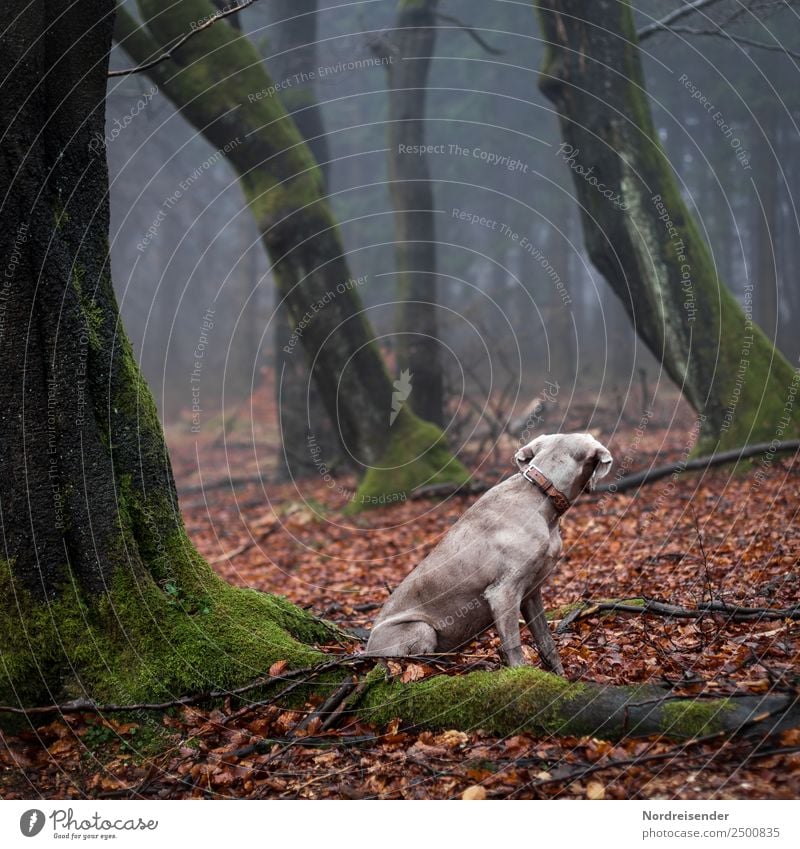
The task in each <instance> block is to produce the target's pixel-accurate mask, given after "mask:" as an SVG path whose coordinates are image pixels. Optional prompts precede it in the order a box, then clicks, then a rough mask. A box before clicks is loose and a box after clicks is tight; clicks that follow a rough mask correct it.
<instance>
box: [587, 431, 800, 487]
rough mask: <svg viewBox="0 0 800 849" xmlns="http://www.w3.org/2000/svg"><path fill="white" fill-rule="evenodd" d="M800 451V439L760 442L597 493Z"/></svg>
mask: <svg viewBox="0 0 800 849" xmlns="http://www.w3.org/2000/svg"><path fill="white" fill-rule="evenodd" d="M798 449H800V439H789V440H786V441H784V442H778V443H773V442H760V443H758V444H757V445H745V446H743V447H742V448H734V449H732V450H730V451H721V452H720V453H719V454H711V455H708V456H706V457H696V458H695V459H694V460H688V461H679V462H677V463H671V464H670V465H668V466H656V467H655V468H652V469H645V470H644V471H642V472H636V473H635V474H633V475H628V476H627V477H624V478H620V480H618V481H612V482H611V483H602V484H598V485H597V486H596V487H595V488H594V491H595V492H610V493H617V492H624V491H625V490H627V489H633V488H634V487H637V486H644V485H645V484H649V483H655V481H657V480H661V478H665V477H668V476H669V475H672V474H675V472H678V473H680V472H694V471H700V470H702V469H708V468H711V467H712V466H722V465H724V464H725V463H735V462H738V461H739V460H746V459H747V458H748V457H753V456H755V455H756V454H762V453H763V454H766V453H767V452H770V453H772V454H787V453H789V452H790V451H797V450H798Z"/></svg>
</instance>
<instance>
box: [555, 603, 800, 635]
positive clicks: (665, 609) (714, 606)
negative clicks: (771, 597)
mask: <svg viewBox="0 0 800 849" xmlns="http://www.w3.org/2000/svg"><path fill="white" fill-rule="evenodd" d="M598 613H635V614H637V615H639V616H646V615H648V614H650V615H653V616H666V617H669V618H671V619H702V618H704V617H706V616H708V615H710V614H722V615H724V616H726V617H727V618H728V619H730V620H731V621H733V622H751V621H753V620H754V619H756V620H763V621H769V620H773V619H791V620H795V621H796V620H800V605H794V606H793V607H784V608H773V607H741V606H739V605H735V604H726V603H725V602H722V601H707V602H702V603H701V604H699V605H698V606H697V607H696V608H689V607H680V606H678V605H675V604H670V603H669V602H665V601H658V600H657V599H650V598H645V597H639V598H629V599H610V600H607V601H587V602H582V603H581V604H580V605H579V606H578V607H577V608H575V609H574V610H572V611H571V612H570V613H568V614H567V615H566V616H565V617H564V618H563V619H562V620H561V622H560V623H559V625H558V627H557V628H556V633H557V634H563V633H564V632H566V631H568V630H569V628H570V626H571V625H573V624H574V623H575V622H578V621H582V620H583V619H588V618H589V617H590V616H594V615H596V614H598Z"/></svg>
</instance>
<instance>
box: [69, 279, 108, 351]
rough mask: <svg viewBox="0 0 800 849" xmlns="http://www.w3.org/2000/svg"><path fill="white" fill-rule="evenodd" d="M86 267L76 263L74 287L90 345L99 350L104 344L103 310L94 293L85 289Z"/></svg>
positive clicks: (94, 349)
mask: <svg viewBox="0 0 800 849" xmlns="http://www.w3.org/2000/svg"><path fill="white" fill-rule="evenodd" d="M85 277H86V269H85V268H83V267H82V266H79V265H76V266H75V267H74V268H73V270H72V288H73V289H74V290H75V293H76V294H77V296H78V302H79V303H80V307H81V311H82V313H83V317H84V319H85V322H86V334H87V336H88V337H89V346H90V348H91V349H92V350H93V351H99V350H100V349H101V347H102V345H103V342H102V339H101V338H100V333H101V330H102V327H103V310H102V308H101V307H100V305H99V304H98V303H97V301H96V300H95V299H94V297H93V296H92V295H89V294H88V293H87V292H86V291H85V287H84V280H85Z"/></svg>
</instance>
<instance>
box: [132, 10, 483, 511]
mask: <svg viewBox="0 0 800 849" xmlns="http://www.w3.org/2000/svg"><path fill="white" fill-rule="evenodd" d="M139 7H140V9H141V10H142V13H143V16H144V17H145V18H146V19H147V20H148V24H147V26H146V27H145V26H140V25H138V24H137V23H136V22H135V21H134V20H133V19H132V18H131V16H130V15H128V14H126V13H125V12H124V11H123V10H122V9H120V10H119V14H118V25H117V26H118V29H117V39H118V41H119V43H120V45H121V46H122V47H123V48H124V49H125V51H126V52H127V53H128V54H129V55H130V56H132V57H133V58H134V59H135V60H136V61H137V62H140V63H141V62H145V61H147V60H148V59H151V58H152V57H153V56H156V55H158V54H160V53H161V52H162V50H163V49H164V47H165V45H169V44H170V43H172V42H173V41H174V40H175V39H177V38H179V37H180V36H181V35H182V34H184V33H185V32H188V31H189V29H190V24H191V22H192V21H198V20H205V19H206V18H207V17H208V16H209V15H212V14H213V13H214V9H213V7H212V6H211V4H210V3H209V2H207V0H181V2H178V3H174V4H172V5H171V6H170V7H169V8H167V9H164V8H163V7H162V4H160V3H158V2H156V0H139ZM148 75H149V76H150V77H151V78H152V79H153V80H154V81H155V82H156V83H157V84H158V85H159V86H160V88H161V90H162V92H163V93H165V94H166V95H167V96H168V97H169V98H170V100H171V101H172V102H173V103H174V104H175V105H176V107H178V108H179V109H180V111H181V114H182V115H183V116H184V117H185V118H186V119H187V120H188V121H189V122H190V123H191V124H193V125H194V126H195V127H196V128H197V129H198V131H200V132H202V134H203V135H204V137H205V138H206V139H207V140H208V141H209V142H210V143H211V144H212V145H213V146H214V147H215V148H216V149H217V150H218V151H224V154H225V156H226V157H227V158H228V161H229V162H230V163H231V165H232V166H233V167H234V168H235V169H236V171H237V172H238V173H239V177H240V180H241V184H242V188H243V190H244V193H245V196H246V198H247V200H248V202H249V204H250V209H251V211H252V213H253V215H254V216H255V219H256V224H257V226H258V228H259V231H260V232H261V236H262V241H263V243H264V246H265V247H266V249H267V252H268V253H269V255H270V257H271V258H272V262H273V264H272V273H273V275H274V277H275V280H276V282H277V285H278V290H279V292H280V294H281V296H282V298H283V299H284V301H285V303H286V305H287V307H288V309H289V312H290V314H291V319H292V321H293V323H294V326H295V328H296V329H295V333H294V335H293V337H292V339H291V342H290V344H289V345H287V346H286V348H287V349H288V350H287V351H286V353H287V354H291V355H292V356H300V352H299V348H301V347H302V348H304V349H305V353H306V357H307V360H308V362H309V363H310V364H311V372H312V376H313V377H314V380H315V382H316V385H317V387H318V388H319V391H320V394H321V396H322V399H323V402H324V404H325V407H326V409H327V410H328V413H329V414H330V416H331V418H332V419H333V421H334V422H335V423H336V426H337V428H338V431H339V434H340V437H341V439H342V442H343V443H344V446H345V448H346V450H347V452H348V454H349V456H350V458H352V460H353V462H354V463H355V464H357V466H359V467H360V468H361V469H363V470H364V475H363V478H362V480H361V484H360V486H359V489H358V492H357V493H356V494H355V495H354V496H353V500H352V505H351V507H352V509H353V510H356V509H360V508H362V507H367V506H373V505H375V504H380V503H386V501H388V500H401V499H402V498H404V497H406V493H407V492H409V491H410V490H411V489H413V488H414V487H415V486H418V485H421V484H425V483H431V482H437V481H442V482H444V481H457V482H462V481H464V480H466V479H467V477H468V472H467V471H466V469H465V468H464V467H463V466H462V465H461V464H460V463H459V462H458V461H457V460H456V459H455V458H454V457H453V456H452V454H451V453H450V451H449V449H448V448H447V446H446V444H445V441H444V435H443V434H442V432H441V431H440V430H439V429H438V428H437V427H436V426H434V425H433V424H431V423H429V422H424V421H422V420H420V419H418V418H417V417H416V416H415V415H414V414H413V413H412V412H411V410H410V409H408V408H407V407H406V408H405V409H403V411H402V413H401V415H400V417H399V418H398V419H397V421H395V422H394V426H393V427H390V419H389V417H390V412H391V409H392V394H393V390H392V383H391V381H390V380H389V377H388V375H387V373H386V370H385V368H384V365H383V362H382V360H381V357H380V353H379V351H378V348H377V345H376V344H375V342H374V334H373V332H372V330H371V328H370V326H369V324H368V323H367V320H366V318H365V317H364V313H363V310H362V305H361V299H360V297H359V295H358V291H357V290H358V287H359V286H360V285H363V284H364V281H363V280H362V281H361V282H359V281H356V280H353V278H351V277H350V273H349V269H348V266H347V261H346V258H345V253H344V248H343V245H342V242H341V238H340V236H339V231H338V229H337V227H336V222H335V221H334V219H333V216H332V213H331V210H330V207H329V205H328V203H327V202H326V200H325V197H324V192H323V187H322V181H321V177H320V174H319V169H318V167H317V166H316V163H315V162H314V160H313V157H312V156H311V154H310V152H309V150H308V148H307V147H306V145H305V144H304V143H303V140H302V138H301V137H300V134H299V133H298V131H297V127H296V126H295V124H294V123H293V121H292V120H291V118H289V117H288V116H287V114H286V111H285V110H284V108H283V106H282V105H281V102H280V99H279V98H278V97H276V96H274V95H275V94H276V92H277V89H276V88H275V87H274V86H273V81H272V79H271V78H270V76H269V74H268V73H267V71H266V69H265V67H264V64H263V62H262V61H261V57H260V56H259V55H258V53H257V52H256V50H255V48H254V47H253V45H252V44H251V43H250V42H249V41H248V39H246V38H244V37H242V36H240V35H238V34H237V33H236V31H234V30H233V29H232V28H231V27H230V26H228V25H227V23H225V21H224V20H222V21H218V22H216V23H215V24H214V25H213V26H211V27H208V28H207V29H205V30H203V31H202V32H200V33H199V34H198V35H196V36H195V37H193V38H191V39H189V40H188V41H187V42H186V43H185V44H183V45H182V46H181V47H180V48H179V49H178V50H177V51H176V52H175V56H174V57H173V58H172V60H170V61H166V62H162V63H159V64H157V65H155V66H154V67H153V68H151V69H150V70H149V71H148ZM311 427H312V428H313V427H314V422H311Z"/></svg>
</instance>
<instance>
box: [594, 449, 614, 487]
mask: <svg viewBox="0 0 800 849" xmlns="http://www.w3.org/2000/svg"><path fill="white" fill-rule="evenodd" d="M613 462H614V458H613V457H612V456H611V452H610V451H609V450H608V448H606V447H605V446H604V445H599V444H598V446H597V448H596V449H595V452H594V463H595V466H594V471H593V472H592V476H591V478H589V489H590V490H593V489H594V486H595V484H596V483H597V481H599V480H600V478H604V477H605V476H606V475H607V474H608V473H609V472H610V471H611V464H612V463H613Z"/></svg>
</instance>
